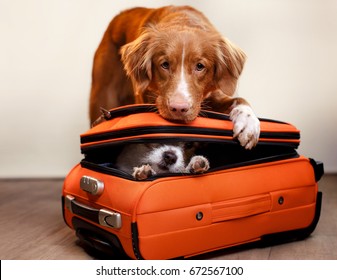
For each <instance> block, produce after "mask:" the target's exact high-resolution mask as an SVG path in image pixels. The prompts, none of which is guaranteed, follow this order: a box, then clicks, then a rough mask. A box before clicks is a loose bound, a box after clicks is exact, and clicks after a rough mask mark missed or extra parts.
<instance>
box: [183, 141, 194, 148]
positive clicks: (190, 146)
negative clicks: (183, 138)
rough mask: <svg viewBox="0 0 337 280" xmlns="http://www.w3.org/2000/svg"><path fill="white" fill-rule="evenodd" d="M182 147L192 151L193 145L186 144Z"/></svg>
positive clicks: (190, 143) (191, 143)
mask: <svg viewBox="0 0 337 280" xmlns="http://www.w3.org/2000/svg"><path fill="white" fill-rule="evenodd" d="M184 146H185V149H192V148H193V147H194V144H193V142H186V143H185V144H184Z"/></svg>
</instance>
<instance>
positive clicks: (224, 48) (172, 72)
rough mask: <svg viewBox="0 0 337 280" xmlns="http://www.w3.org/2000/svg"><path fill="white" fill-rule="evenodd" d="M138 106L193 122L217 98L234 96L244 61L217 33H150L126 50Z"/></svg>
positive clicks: (150, 30)
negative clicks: (209, 99)
mask: <svg viewBox="0 0 337 280" xmlns="http://www.w3.org/2000/svg"><path fill="white" fill-rule="evenodd" d="M121 56H122V61H123V63H124V66H125V70H126V72H127V74H128V75H129V76H130V78H131V80H132V83H133V87H134V91H135V94H136V100H137V101H138V102H145V103H156V105H157V108H158V110H159V113H160V114H161V115H162V116H163V117H164V118H166V119H171V120H177V121H183V122H190V121H192V120H194V119H195V118H196V117H197V116H198V114H199V112H200V109H201V107H202V102H203V100H204V99H205V98H207V97H208V96H209V95H210V94H212V92H214V91H217V90H221V91H222V92H223V93H225V94H227V95H229V96H231V95H233V94H234V91H235V88H236V83H237V79H238V77H239V75H240V73H241V71H242V68H243V65H244V62H245V55H244V53H243V52H242V51H241V50H240V49H239V48H237V47H236V46H234V45H233V44H232V43H231V42H229V41H228V40H227V39H224V38H222V37H221V36H220V34H218V33H217V32H216V31H214V30H203V29H198V28H190V29H183V28H180V29H178V27H175V28H171V29H163V28H162V29H160V28H157V27H151V26H150V27H147V28H146V29H144V31H143V32H142V34H141V35H140V36H139V37H138V38H137V39H136V40H135V41H133V42H131V43H129V44H127V45H125V46H123V47H122V48H121Z"/></svg>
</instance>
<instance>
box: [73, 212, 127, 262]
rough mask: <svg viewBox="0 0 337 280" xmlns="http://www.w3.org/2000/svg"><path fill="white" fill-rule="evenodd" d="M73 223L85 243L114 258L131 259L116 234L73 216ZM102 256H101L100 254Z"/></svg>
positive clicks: (77, 233) (78, 235)
mask: <svg viewBox="0 0 337 280" xmlns="http://www.w3.org/2000/svg"><path fill="white" fill-rule="evenodd" d="M72 225H73V227H74V229H75V232H76V235H77V237H78V238H79V239H80V241H81V242H82V243H83V244H84V245H85V246H88V247H90V248H91V249H94V250H96V251H99V252H102V253H104V254H105V255H106V256H108V257H111V258H114V259H130V257H129V256H127V255H126V253H125V251H124V249H123V246H122V244H121V242H120V240H119V238H118V236H116V235H115V234H113V233H111V232H108V231H106V230H103V229H101V228H99V227H97V226H95V225H92V224H90V223H88V222H86V221H84V220H82V219H80V218H78V217H73V219H72ZM100 257H101V256H100Z"/></svg>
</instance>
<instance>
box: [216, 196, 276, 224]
mask: <svg viewBox="0 0 337 280" xmlns="http://www.w3.org/2000/svg"><path fill="white" fill-rule="evenodd" d="M270 209H271V197H270V194H263V195H256V196H251V197H245V198H239V199H232V200H229V201H226V202H217V203H213V204H212V222H213V223H217V222H222V221H226V220H234V219H239V218H244V217H249V216H252V215H257V214H261V213H265V212H269V211H270Z"/></svg>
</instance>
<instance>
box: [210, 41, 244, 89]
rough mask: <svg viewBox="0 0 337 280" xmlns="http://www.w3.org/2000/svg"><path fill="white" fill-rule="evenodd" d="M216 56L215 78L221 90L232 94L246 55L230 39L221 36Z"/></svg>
mask: <svg viewBox="0 0 337 280" xmlns="http://www.w3.org/2000/svg"><path fill="white" fill-rule="evenodd" d="M216 58H217V62H216V65H215V79H216V81H217V82H218V85H219V87H220V88H221V90H222V91H223V92H224V93H226V94H227V95H229V96H232V95H233V94H234V92H235V89H236V84H237V80H238V78H239V76H240V74H241V72H242V69H243V66H244V63H245V61H246V55H245V53H244V52H243V51H242V50H241V49H240V48H239V47H237V46H235V45H234V44H233V43H231V42H230V41H229V40H228V39H226V38H221V39H220V40H218V43H217V46H216Z"/></svg>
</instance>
